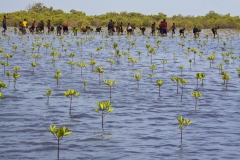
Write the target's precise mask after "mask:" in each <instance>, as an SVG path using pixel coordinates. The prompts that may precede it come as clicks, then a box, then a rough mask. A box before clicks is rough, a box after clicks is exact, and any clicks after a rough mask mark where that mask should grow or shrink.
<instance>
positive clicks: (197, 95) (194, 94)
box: [191, 91, 202, 111]
mask: <svg viewBox="0 0 240 160" xmlns="http://www.w3.org/2000/svg"><path fill="white" fill-rule="evenodd" d="M191 95H192V96H193V97H194V98H195V99H196V101H195V111H196V109H197V101H198V98H199V97H201V96H202V92H200V91H199V92H198V91H192V94H191Z"/></svg>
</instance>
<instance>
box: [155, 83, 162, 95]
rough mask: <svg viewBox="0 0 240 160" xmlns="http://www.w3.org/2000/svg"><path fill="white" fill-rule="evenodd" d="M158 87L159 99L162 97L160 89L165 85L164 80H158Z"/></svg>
mask: <svg viewBox="0 0 240 160" xmlns="http://www.w3.org/2000/svg"><path fill="white" fill-rule="evenodd" d="M156 85H157V86H158V87H159V90H158V94H159V97H160V93H161V92H160V88H161V87H162V85H163V80H157V84H156Z"/></svg>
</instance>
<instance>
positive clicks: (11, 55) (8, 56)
mask: <svg viewBox="0 0 240 160" xmlns="http://www.w3.org/2000/svg"><path fill="white" fill-rule="evenodd" d="M3 57H4V58H6V59H7V64H8V62H9V58H12V57H13V54H8V53H6V54H3Z"/></svg>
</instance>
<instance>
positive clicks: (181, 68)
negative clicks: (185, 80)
mask: <svg viewBox="0 0 240 160" xmlns="http://www.w3.org/2000/svg"><path fill="white" fill-rule="evenodd" d="M179 68H180V70H181V75H182V71H183V70H184V66H180V67H179Z"/></svg>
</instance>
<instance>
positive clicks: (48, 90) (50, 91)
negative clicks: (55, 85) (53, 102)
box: [46, 89, 52, 104]
mask: <svg viewBox="0 0 240 160" xmlns="http://www.w3.org/2000/svg"><path fill="white" fill-rule="evenodd" d="M51 94H52V90H50V89H47V90H46V95H47V97H48V99H47V104H49V97H50V95H51Z"/></svg>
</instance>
